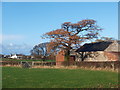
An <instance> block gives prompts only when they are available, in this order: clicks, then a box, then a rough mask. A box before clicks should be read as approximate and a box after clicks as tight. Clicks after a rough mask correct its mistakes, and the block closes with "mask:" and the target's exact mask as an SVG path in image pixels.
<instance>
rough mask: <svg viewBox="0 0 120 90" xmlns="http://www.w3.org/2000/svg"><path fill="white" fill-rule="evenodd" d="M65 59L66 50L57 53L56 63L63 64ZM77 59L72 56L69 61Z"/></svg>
mask: <svg viewBox="0 0 120 90" xmlns="http://www.w3.org/2000/svg"><path fill="white" fill-rule="evenodd" d="M64 61H65V52H64V51H60V52H59V53H58V54H57V55H56V65H61V64H62V62H64ZM74 61H75V56H70V60H69V63H70V64H72V63H73V62H74Z"/></svg>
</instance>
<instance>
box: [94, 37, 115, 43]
mask: <svg viewBox="0 0 120 90" xmlns="http://www.w3.org/2000/svg"><path fill="white" fill-rule="evenodd" d="M114 40H116V39H114V38H112V37H101V38H100V39H97V40H96V42H100V41H114Z"/></svg>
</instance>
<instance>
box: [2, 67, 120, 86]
mask: <svg viewBox="0 0 120 90" xmlns="http://www.w3.org/2000/svg"><path fill="white" fill-rule="evenodd" d="M2 70H3V72H2V75H3V78H2V85H3V88H113V87H117V84H118V73H117V72H108V71H92V70H83V69H41V68H32V69H23V68H18V67H3V68H2Z"/></svg>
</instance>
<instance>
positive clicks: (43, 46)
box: [30, 43, 48, 59]
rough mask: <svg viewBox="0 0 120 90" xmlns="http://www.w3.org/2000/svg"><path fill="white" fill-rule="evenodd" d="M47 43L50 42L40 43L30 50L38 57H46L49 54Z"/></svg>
mask: <svg viewBox="0 0 120 90" xmlns="http://www.w3.org/2000/svg"><path fill="white" fill-rule="evenodd" d="M47 44H48V43H40V44H38V45H35V46H34V47H33V49H32V50H31V51H30V52H31V55H34V56H35V57H37V58H42V59H45V58H46V57H47V56H48V52H47Z"/></svg>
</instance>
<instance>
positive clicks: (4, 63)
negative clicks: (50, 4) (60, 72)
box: [0, 61, 56, 67]
mask: <svg viewBox="0 0 120 90" xmlns="http://www.w3.org/2000/svg"><path fill="white" fill-rule="evenodd" d="M53 65H56V62H45V61H44V62H43V61H42V62H41V61H0V66H21V67H34V66H53Z"/></svg>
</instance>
